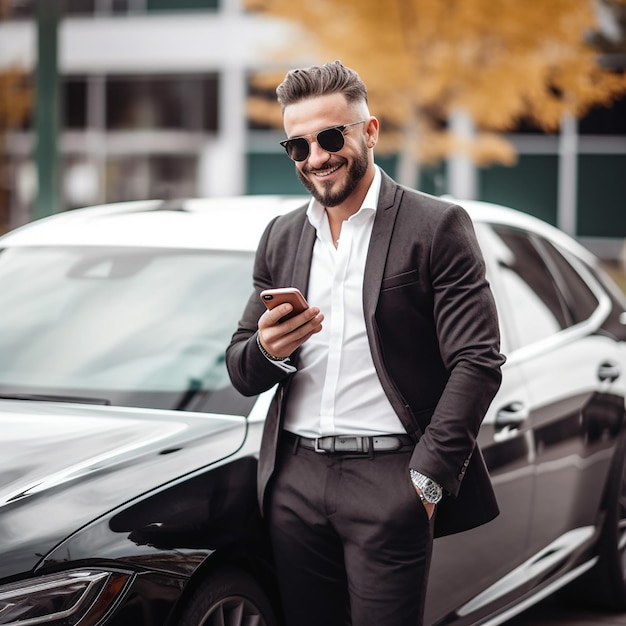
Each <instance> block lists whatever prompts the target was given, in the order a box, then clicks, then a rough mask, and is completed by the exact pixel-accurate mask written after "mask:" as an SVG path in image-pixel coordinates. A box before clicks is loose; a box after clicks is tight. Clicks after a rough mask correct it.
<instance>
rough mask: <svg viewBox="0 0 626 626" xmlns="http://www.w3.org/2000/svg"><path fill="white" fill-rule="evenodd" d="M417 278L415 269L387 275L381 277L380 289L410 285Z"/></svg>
mask: <svg viewBox="0 0 626 626" xmlns="http://www.w3.org/2000/svg"><path fill="white" fill-rule="evenodd" d="M418 279H419V275H418V272H417V270H410V271H408V272H402V274H396V275H395V276H388V277H387V278H383V282H382V283H381V286H380V289H381V291H385V290H387V289H397V288H398V287H404V286H405V285H412V284H414V283H416V282H417V281H418Z"/></svg>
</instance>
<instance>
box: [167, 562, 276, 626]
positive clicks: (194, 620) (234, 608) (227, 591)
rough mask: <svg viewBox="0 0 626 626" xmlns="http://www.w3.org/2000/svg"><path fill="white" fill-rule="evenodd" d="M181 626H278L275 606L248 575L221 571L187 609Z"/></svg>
mask: <svg viewBox="0 0 626 626" xmlns="http://www.w3.org/2000/svg"><path fill="white" fill-rule="evenodd" d="M177 624H178V626H218V625H219V626H223V625H224V624H228V625H229V626H244V625H247V624H255V625H258V626H276V625H277V621H276V617H275V614H274V610H273V608H272V605H271V603H270V601H269V599H268V597H267V595H266V594H265V592H264V591H263V589H262V587H261V585H259V583H258V582H257V581H256V580H255V579H254V578H253V577H252V576H250V574H248V573H247V572H245V571H243V570H241V569H237V568H234V567H232V568H231V567H228V568H220V569H219V570H217V571H215V572H214V573H213V574H212V575H211V576H209V577H208V578H207V579H206V580H204V581H203V582H202V584H201V585H200V586H199V587H198V588H197V589H196V590H195V591H194V593H193V594H192V596H191V598H190V600H189V602H188V603H187V605H186V606H185V608H184V610H183V612H182V614H181V617H180V619H179V620H178V621H177Z"/></svg>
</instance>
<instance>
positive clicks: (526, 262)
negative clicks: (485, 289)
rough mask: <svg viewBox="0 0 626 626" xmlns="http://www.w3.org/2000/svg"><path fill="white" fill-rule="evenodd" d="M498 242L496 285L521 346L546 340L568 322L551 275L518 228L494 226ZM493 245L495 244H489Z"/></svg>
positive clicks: (525, 235) (560, 297)
mask: <svg viewBox="0 0 626 626" xmlns="http://www.w3.org/2000/svg"><path fill="white" fill-rule="evenodd" d="M493 232H494V234H495V235H496V237H497V241H498V245H497V249H495V250H494V253H495V255H496V260H497V265H498V285H499V288H500V289H502V290H503V291H504V295H505V297H506V300H507V306H506V314H507V315H508V316H509V317H510V320H509V321H510V322H511V325H512V326H513V327H514V331H515V334H516V338H517V340H518V343H519V344H520V346H526V345H529V344H531V343H534V342H536V341H540V340H541V339H545V338H547V337H550V336H551V335H554V334H555V333H557V332H559V331H560V330H562V329H563V328H566V327H567V326H568V325H569V319H568V313H567V311H566V308H565V306H564V302H563V299H562V295H561V294H560V292H559V290H558V288H557V286H556V284H555V281H554V278H553V276H552V274H551V273H550V271H549V269H548V267H547V266H546V264H545V262H544V261H543V259H542V257H541V255H540V254H539V252H538V251H537V248H536V247H535V246H534V244H533V242H532V241H531V239H530V238H529V236H528V235H527V234H526V233H525V232H523V231H521V230H518V229H515V228H509V227H506V226H500V225H496V226H493ZM492 247H494V248H496V246H492Z"/></svg>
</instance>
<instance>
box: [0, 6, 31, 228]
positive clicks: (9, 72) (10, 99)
mask: <svg viewBox="0 0 626 626" xmlns="http://www.w3.org/2000/svg"><path fill="white" fill-rule="evenodd" d="M7 7H8V2H6V0H0V20H2V19H3V17H4V15H5V12H6V10H7ZM32 100H33V94H32V88H31V85H30V80H29V78H28V76H27V75H26V74H25V73H24V72H23V71H22V70H21V69H20V68H18V67H8V68H2V69H1V70H0V233H2V232H4V231H6V230H7V228H8V224H9V197H10V176H9V167H8V159H7V156H6V136H7V133H8V132H9V131H10V130H12V129H14V128H17V127H19V126H20V124H22V123H23V121H24V119H25V118H26V116H27V115H28V114H29V112H30V110H31V106H32Z"/></svg>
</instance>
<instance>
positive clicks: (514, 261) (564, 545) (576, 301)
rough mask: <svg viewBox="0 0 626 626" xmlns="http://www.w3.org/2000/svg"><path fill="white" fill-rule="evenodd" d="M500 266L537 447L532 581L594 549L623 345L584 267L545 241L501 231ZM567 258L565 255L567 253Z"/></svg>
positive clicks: (618, 401) (618, 411)
mask: <svg viewBox="0 0 626 626" xmlns="http://www.w3.org/2000/svg"><path fill="white" fill-rule="evenodd" d="M494 232H495V233H496V234H497V235H498V236H499V238H500V239H501V241H502V243H503V244H504V245H505V246H506V247H507V249H508V251H509V260H508V262H507V263H506V264H503V265H501V271H500V272H499V277H500V278H501V279H502V284H503V287H504V289H505V291H506V297H507V298H508V300H509V305H510V306H509V310H510V311H511V321H512V322H513V325H514V326H515V328H514V331H515V334H516V338H517V341H518V345H519V349H518V350H517V358H518V359H519V365H520V370H521V375H522V377H523V379H524V381H525V383H526V385H527V388H528V394H529V395H528V399H529V405H528V409H527V410H526V414H527V417H526V421H527V425H528V427H529V428H530V434H529V436H530V437H531V440H532V442H533V445H534V453H533V467H534V481H533V496H532V503H531V508H530V511H531V520H530V527H529V534H528V549H529V554H530V556H531V558H530V560H529V561H528V562H527V563H526V564H525V567H524V570H525V576H526V577H527V578H528V581H529V584H532V583H533V581H535V580H538V579H539V578H541V577H545V576H546V575H548V574H549V573H550V572H555V571H557V570H558V568H559V566H560V565H563V564H564V563H565V561H566V560H567V559H568V558H571V557H572V555H573V554H574V553H576V552H577V551H581V550H583V549H584V547H585V546H586V545H587V544H588V543H589V541H590V540H591V538H592V535H593V533H594V524H595V523H596V513H597V510H598V508H599V504H600V499H601V497H602V492H603V487H604V480H605V477H606V474H607V471H608V466H609V462H610V456H611V455H610V449H611V447H612V446H613V445H614V439H615V437H616V436H617V434H618V432H619V427H620V424H621V419H622V415H623V407H624V399H623V378H624V373H623V372H622V364H621V353H620V347H619V343H618V342H617V341H616V340H615V338H614V337H612V336H610V335H608V334H607V333H604V332H602V323H603V321H604V320H605V319H606V318H607V317H608V315H609V313H610V310H611V302H610V299H609V297H608V296H607V294H606V293H605V292H604V291H603V290H602V288H601V287H600V285H599V284H598V283H597V281H595V280H594V279H593V277H592V276H591V274H590V273H589V272H585V269H584V264H583V263H582V262H581V261H579V260H578V261H577V259H576V257H575V256H574V255H572V254H571V253H567V252H565V251H560V250H559V249H557V247H556V246H555V245H553V244H552V243H551V242H550V241H549V240H548V239H547V238H545V237H541V236H539V235H537V234H533V233H529V232H527V231H523V230H521V229H516V228H512V227H508V226H503V225H496V226H494ZM566 254H567V255H568V256H567V257H566V256H565V255H566Z"/></svg>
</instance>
